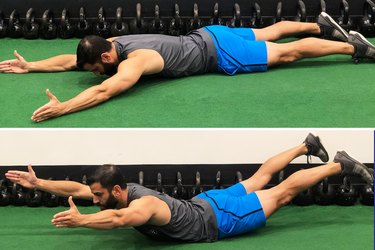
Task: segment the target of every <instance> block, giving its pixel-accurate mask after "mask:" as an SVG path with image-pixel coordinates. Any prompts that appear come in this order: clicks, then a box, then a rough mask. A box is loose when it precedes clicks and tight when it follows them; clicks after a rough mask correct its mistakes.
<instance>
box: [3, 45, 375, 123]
mask: <svg viewBox="0 0 375 250" xmlns="http://www.w3.org/2000/svg"><path fill="white" fill-rule="evenodd" d="M78 41H79V40H78V39H69V40H62V39H58V40H41V39H38V40H25V39H10V38H5V39H1V46H0V61H2V60H6V59H10V58H13V50H14V49H17V51H18V52H19V53H20V54H21V55H22V56H24V58H25V59H26V60H29V61H34V60H39V59H43V58H47V57H50V56H54V55H58V54H62V53H75V50H76V45H77V43H78ZM370 41H372V42H375V39H374V38H373V39H370ZM374 77H375V70H374V62H373V61H367V62H363V63H360V64H358V65H355V64H353V63H352V61H351V58H350V57H348V56H342V55H334V56H327V57H322V58H317V59H305V60H302V61H300V62H297V63H294V64H290V65H284V66H280V67H277V68H273V69H271V70H269V71H268V72H266V73H253V74H240V75H236V76H225V75H221V74H207V75H200V76H193V77H187V78H178V79H164V78H159V77H149V78H145V79H142V80H141V81H140V82H139V83H138V84H136V86H135V87H133V88H132V89H131V90H129V91H127V92H126V93H123V94H121V95H119V96H117V97H115V98H113V99H112V100H110V101H108V102H106V103H104V104H102V105H99V106H97V107H95V108H92V109H89V110H86V111H82V112H78V113H74V114H70V115H67V116H63V117H60V118H58V119H51V120H48V121H45V122H42V123H34V122H32V121H31V119H30V117H31V115H32V113H33V112H34V111H35V110H36V109H37V108H39V107H41V106H42V105H44V104H46V103H47V102H48V98H47V97H46V95H45V90H46V89H47V88H49V89H50V90H51V92H52V93H53V94H54V95H56V97H57V98H58V99H59V100H60V101H65V100H68V99H70V98H72V97H74V96H76V95H77V94H79V93H80V92H81V91H83V90H85V89H87V88H88V87H90V86H92V85H94V84H98V83H100V82H101V81H103V80H104V79H105V78H104V77H96V76H94V75H93V74H92V73H90V72H64V73H34V74H25V75H15V74H1V75H0V79H1V81H0V84H1V91H0V107H1V108H0V111H1V125H0V126H1V127H13V128H24V127H27V128H48V127H55V128H56V127H67V128H68V127H81V128H83V127H84V128H89V127H95V128H102V127H107V128H111V127H128V128H132V127H135V128H138V127H142V128H147V127H148V128H150V127H173V128H179V127H208V128H209V127H216V128H221V127H233V128H243V127H246V128H256V127H262V128H274V127H292V128H301V127H309V128H311V127H335V128H341V127H350V128H358V127H374V126H375V102H374V96H375V88H374V86H373V85H374V80H373V79H374Z"/></svg>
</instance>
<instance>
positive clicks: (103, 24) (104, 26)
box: [94, 7, 111, 38]
mask: <svg viewBox="0 0 375 250" xmlns="http://www.w3.org/2000/svg"><path fill="white" fill-rule="evenodd" d="M110 33H111V30H110V26H109V24H108V22H107V20H106V18H105V11H104V8H103V7H100V9H99V11H98V20H97V23H96V25H95V26H94V34H95V35H97V36H101V37H104V38H108V37H110V36H111V34H110Z"/></svg>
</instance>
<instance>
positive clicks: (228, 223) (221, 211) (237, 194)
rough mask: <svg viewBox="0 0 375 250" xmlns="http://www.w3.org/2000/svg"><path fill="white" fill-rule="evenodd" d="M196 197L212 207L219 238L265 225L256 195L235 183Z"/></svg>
mask: <svg viewBox="0 0 375 250" xmlns="http://www.w3.org/2000/svg"><path fill="white" fill-rule="evenodd" d="M197 197H199V198H201V199H204V200H207V201H208V202H209V203H210V204H211V206H212V207H213V209H214V211H215V215H216V220H217V224H218V225H217V226H218V229H219V239H222V238H225V237H230V236H234V235H239V234H244V233H247V232H250V231H253V230H255V229H258V228H261V227H263V226H265V225H266V216H265V214H264V212H263V208H262V205H261V204H260V202H259V199H258V196H257V195H256V194H255V193H254V192H252V193H250V194H247V193H246V189H245V187H244V186H243V185H242V184H241V183H237V184H236V185H233V186H231V187H229V188H227V189H213V190H210V191H207V192H203V193H201V194H199V195H197Z"/></svg>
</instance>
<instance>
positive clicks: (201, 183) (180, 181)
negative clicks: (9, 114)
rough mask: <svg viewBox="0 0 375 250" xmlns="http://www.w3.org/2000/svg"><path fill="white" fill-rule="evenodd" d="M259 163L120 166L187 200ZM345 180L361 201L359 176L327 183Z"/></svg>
mask: <svg viewBox="0 0 375 250" xmlns="http://www.w3.org/2000/svg"><path fill="white" fill-rule="evenodd" d="M366 165H367V166H368V167H370V168H372V167H373V164H366ZM259 166H260V164H225V165H216V164H215V165H123V166H119V167H120V169H121V171H122V173H123V175H124V176H125V178H126V180H127V182H133V183H139V184H141V185H143V186H145V187H148V188H151V189H155V190H158V191H162V190H163V191H164V192H165V193H166V194H168V195H171V196H174V197H176V198H178V199H189V198H191V197H193V196H194V195H195V194H197V193H199V192H200V191H202V190H203V191H206V190H210V189H213V188H226V187H229V186H231V185H233V184H235V183H237V182H239V181H241V180H245V179H247V178H249V177H250V176H251V175H253V174H254V173H255V172H256V171H257V169H258V168H259ZM314 166H316V165H315V164H312V165H311V167H314ZM33 168H34V171H35V172H36V173H37V176H38V177H39V178H43V179H50V178H51V179H54V180H65V179H66V178H67V177H68V178H69V180H73V181H77V182H81V183H85V179H86V176H88V175H90V173H92V172H93V171H94V169H95V168H96V166H34V167H33ZM302 168H306V164H290V165H289V166H288V167H287V168H285V169H284V170H283V171H282V172H280V173H277V174H275V175H274V176H273V178H272V180H271V181H270V183H269V184H268V185H267V186H266V188H270V187H273V186H275V185H277V184H279V183H280V182H281V181H283V180H285V179H286V178H287V177H288V176H290V175H291V174H293V173H294V172H295V171H298V170H300V169H302ZM10 169H12V170H21V171H25V169H26V167H11V166H3V167H2V168H1V169H0V176H4V174H5V172H6V171H8V170H10ZM197 173H199V174H197ZM348 181H350V187H351V188H354V189H355V190H356V192H357V193H356V194H354V195H352V197H351V199H352V200H353V199H354V202H357V201H358V200H360V195H359V193H360V192H361V190H362V189H363V188H364V187H365V183H364V182H363V181H362V180H361V179H360V178H359V177H356V176H350V177H346V180H345V181H344V180H343V176H339V175H336V176H332V177H329V178H328V183H329V185H330V186H331V187H332V188H333V189H335V190H338V189H339V187H340V186H341V185H342V184H343V183H344V182H348ZM317 185H319V184H317ZM315 187H317V186H315ZM12 188H13V187H12ZM12 188H10V189H12ZM14 192H15V191H14ZM24 192H28V190H24ZM372 197H373V194H372ZM372 200H373V198H372ZM63 201H65V200H63ZM79 203H80V204H84V205H90V204H92V203H90V202H89V203H87V202H86V203H84V202H82V201H81V202H79ZM371 204H372V205H373V201H372V202H370V204H367V205H371ZM47 206H48V205H47Z"/></svg>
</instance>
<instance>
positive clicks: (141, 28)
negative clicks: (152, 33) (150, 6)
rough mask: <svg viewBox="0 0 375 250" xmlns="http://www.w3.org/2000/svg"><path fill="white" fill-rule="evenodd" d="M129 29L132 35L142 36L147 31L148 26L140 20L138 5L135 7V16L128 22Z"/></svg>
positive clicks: (140, 11) (140, 9) (140, 13)
mask: <svg viewBox="0 0 375 250" xmlns="http://www.w3.org/2000/svg"><path fill="white" fill-rule="evenodd" d="M129 28H130V32H131V33H132V34H144V33H147V31H148V24H147V22H145V21H144V20H143V18H142V5H141V4H140V3H137V5H136V16H135V18H134V19H133V20H131V21H130V25H129Z"/></svg>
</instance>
